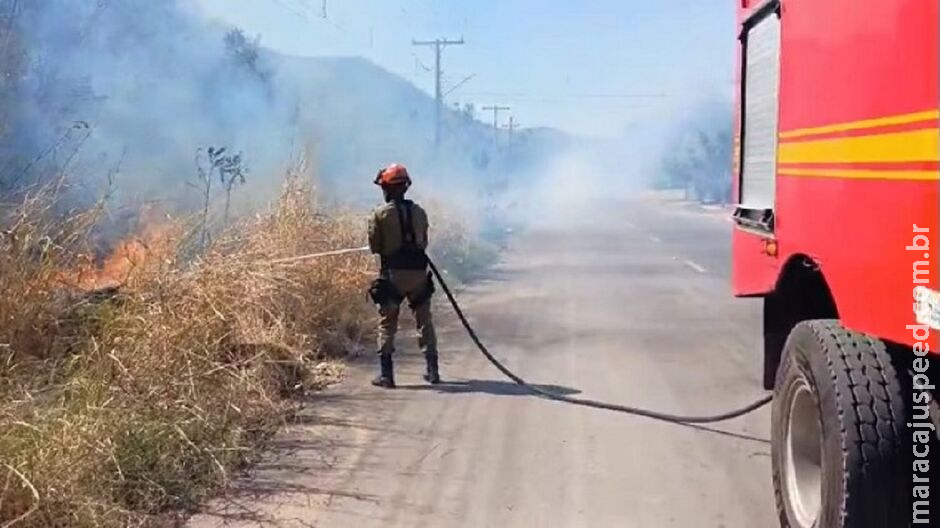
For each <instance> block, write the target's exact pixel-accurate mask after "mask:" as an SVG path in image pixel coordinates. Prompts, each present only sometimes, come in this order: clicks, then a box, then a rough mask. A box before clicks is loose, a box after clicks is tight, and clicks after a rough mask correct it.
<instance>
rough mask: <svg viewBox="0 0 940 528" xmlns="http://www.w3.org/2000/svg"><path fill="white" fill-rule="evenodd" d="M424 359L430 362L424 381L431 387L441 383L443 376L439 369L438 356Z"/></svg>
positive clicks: (430, 355)
mask: <svg viewBox="0 0 940 528" xmlns="http://www.w3.org/2000/svg"><path fill="white" fill-rule="evenodd" d="M424 358H425V359H426V360H427V362H428V371H427V373H426V374H425V375H424V381H426V382H428V383H430V384H431V385H437V384H438V383H440V382H441V374H440V372H438V369H437V354H428V355H426V356H424Z"/></svg>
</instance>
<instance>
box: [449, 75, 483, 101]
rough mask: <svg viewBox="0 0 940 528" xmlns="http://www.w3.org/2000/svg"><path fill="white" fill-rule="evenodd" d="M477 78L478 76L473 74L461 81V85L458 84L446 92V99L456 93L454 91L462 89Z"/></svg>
mask: <svg viewBox="0 0 940 528" xmlns="http://www.w3.org/2000/svg"><path fill="white" fill-rule="evenodd" d="M476 76H477V74H475V73H471V74H470V75H468V76H466V77H464V78H463V80H462V81H460V82H459V83H457V84H455V85H453V86H451V88H450V90H447V91H446V92H444V97H447V96H448V95H450V94H452V93H454V90H456V89H457V88H460V87H461V86H463V85H465V84H467V82H468V81H470V79H473V78H474V77H476Z"/></svg>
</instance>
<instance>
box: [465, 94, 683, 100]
mask: <svg viewBox="0 0 940 528" xmlns="http://www.w3.org/2000/svg"><path fill="white" fill-rule="evenodd" d="M467 95H470V96H475V97H506V98H516V99H539V100H546V101H549V100H563V99H665V98H668V97H671V96H669V95H667V94H664V93H649V94H643V93H567V94H564V93H562V94H537V93H530V92H472V93H468V94H467Z"/></svg>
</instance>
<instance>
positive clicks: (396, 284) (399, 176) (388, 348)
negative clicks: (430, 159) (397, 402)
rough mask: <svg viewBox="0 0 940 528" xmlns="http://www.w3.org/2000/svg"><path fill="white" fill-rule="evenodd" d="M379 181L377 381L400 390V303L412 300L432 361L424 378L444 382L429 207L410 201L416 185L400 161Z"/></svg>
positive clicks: (375, 227)
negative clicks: (434, 316) (396, 363)
mask: <svg viewBox="0 0 940 528" xmlns="http://www.w3.org/2000/svg"><path fill="white" fill-rule="evenodd" d="M375 184H376V185H379V186H380V187H381V188H382V193H383V194H384V197H385V203H384V204H383V205H381V206H379V207H377V208H376V209H375V210H373V212H372V215H371V217H370V218H369V248H370V249H371V251H372V253H374V254H376V255H378V256H379V258H380V261H381V271H380V273H379V278H378V279H376V280H375V281H373V283H372V286H371V288H370V290H369V293H370V296H371V297H372V300H373V301H374V302H375V304H376V305H378V308H379V332H378V353H379V365H380V373H379V376H378V377H377V378H376V379H375V380H373V382H372V384H373V385H376V386H378V387H385V388H388V389H392V388H395V374H394V369H393V362H392V354H393V353H394V352H395V334H396V332H397V331H398V315H399V313H400V308H401V303H402V302H403V301H407V302H408V306H409V307H410V308H411V311H412V313H413V314H414V317H415V322H416V323H417V327H418V334H419V335H418V345H419V346H420V348H421V352H422V353H423V354H424V358H425V360H426V362H427V372H426V373H425V375H424V379H425V380H426V381H428V382H429V383H431V384H438V383H440V374H439V373H438V367H437V337H436V335H435V333H434V323H433V321H432V320H431V296H432V295H433V293H434V282H433V281H432V280H431V274H430V273H429V272H428V258H427V255H426V254H425V250H426V249H427V247H428V216H427V213H426V212H425V211H424V209H422V208H421V206H419V205H418V204H416V203H414V202H412V201H411V200H407V199H405V192H407V191H408V188H409V187H410V186H411V177H410V176H409V175H408V170H407V169H406V168H405V167H404V166H402V165H398V164H393V165H389V166H388V167H386V168H384V169H382V170H380V171H379V173H378V175H377V176H376V178H375Z"/></svg>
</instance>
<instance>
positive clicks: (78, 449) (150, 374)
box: [0, 181, 372, 527]
mask: <svg viewBox="0 0 940 528" xmlns="http://www.w3.org/2000/svg"><path fill="white" fill-rule="evenodd" d="M48 199H49V197H48V196H38V197H34V198H31V199H28V200H26V201H25V202H24V203H23V205H22V207H19V208H18V209H17V210H16V211H13V212H12V213H11V214H10V215H8V217H7V218H6V219H5V221H4V223H3V225H7V226H10V228H9V229H8V230H7V231H5V232H4V233H3V234H2V235H0V237H2V238H0V291H2V292H3V295H2V296H0V520H2V521H5V522H9V521H16V520H18V522H17V526H76V527H82V526H128V525H131V526H133V525H138V526H139V525H148V524H152V523H154V522H155V519H156V517H154V516H155V515H156V514H159V513H160V512H164V511H166V510H168V509H185V508H189V507H192V506H194V505H196V504H198V502H199V501H200V500H202V499H203V498H204V497H205V496H206V495H207V494H208V493H210V492H211V491H212V490H213V489H215V488H217V487H218V486H220V485H222V484H223V483H224V482H225V481H226V480H227V479H228V478H229V477H230V474H231V471H232V470H233V469H235V468H238V467H239V466H241V465H243V464H244V463H246V462H247V461H249V460H250V459H251V457H252V456H253V452H254V450H255V448H256V447H257V446H258V443H259V440H261V439H263V438H264V437H265V435H267V434H268V433H269V432H270V431H271V430H272V428H273V427H275V426H276V425H277V424H278V423H279V421H280V420H281V417H282V416H283V411H285V410H286V409H287V408H288V406H289V403H288V402H289V400H287V399H285V398H284V396H285V395H287V394H290V393H291V392H293V391H298V390H302V389H304V388H305V387H307V386H309V385H311V384H315V383H317V381H318V380H317V379H316V377H315V376H313V375H312V374H310V372H311V371H310V369H308V368H307V367H308V365H309V364H310V360H311V359H316V358H322V357H325V356H328V355H331V354H335V353H337V352H341V351H342V350H343V349H344V348H346V347H347V345H348V344H349V343H350V342H352V341H357V340H358V339H360V337H361V335H362V333H363V331H364V328H365V326H364V322H365V321H367V318H371V308H370V307H369V306H367V305H366V304H365V301H364V296H363V293H362V292H363V285H364V283H365V282H367V280H368V278H369V276H370V275H371V273H372V271H371V270H372V264H371V262H370V259H369V257H366V256H362V255H346V256H338V257H330V258H329V259H327V260H317V261H309V262H303V263H297V264H293V265H288V266H283V265H281V266H274V265H270V264H268V261H270V260H272V259H277V258H279V257H289V256H293V255H297V254H303V253H310V252H317V251H322V250H329V249H334V248H341V247H354V246H358V245H361V243H362V238H363V236H362V222H361V221H360V218H359V217H353V216H345V215H338V216H337V215H324V214H321V213H320V212H318V211H317V210H316V209H315V208H314V207H313V206H312V205H311V204H312V200H311V193H310V192H309V189H307V188H306V187H305V186H303V185H301V184H299V183H298V182H296V181H291V182H289V183H288V184H287V185H286V187H285V190H284V193H283V195H282V196H281V199H280V201H279V202H278V203H277V204H276V206H275V207H274V208H273V209H272V210H271V211H270V212H268V213H266V214H261V215H258V216H255V217H253V218H251V219H250V220H246V221H244V222H242V223H240V224H238V225H235V226H232V227H231V228H230V229H228V230H227V231H226V232H225V233H224V234H222V235H220V236H219V237H218V238H217V239H216V240H214V241H213V242H212V243H211V245H210V246H209V247H207V248H201V249H200V250H199V251H194V250H193V244H192V243H191V241H192V240H194V239H195V238H198V237H192V236H189V235H190V234H191V230H189V229H187V223H186V222H184V221H169V220H168V221H166V223H163V224H161V225H160V226H159V228H158V229H157V228H154V229H152V230H150V231H145V232H144V233H143V234H142V235H141V236H140V237H139V238H137V239H133V240H128V241H126V242H124V243H122V244H120V245H119V246H118V247H117V249H118V252H117V253H116V254H115V255H114V256H112V257H111V259H110V260H106V261H105V263H104V265H100V264H99V265H97V266H89V264H88V259H87V258H84V257H82V255H83V254H87V253H88V248H87V247H86V246H87V243H88V236H89V233H90V230H91V227H92V225H93V224H94V220H95V214H94V211H92V212H89V213H81V214H75V215H71V216H70V217H69V218H68V219H66V220H64V221H63V220H52V218H53V217H54V216H55V217H59V218H61V217H60V216H59V215H52V214H50V211H49V209H48V207H49V206H48V203H49V200H48Z"/></svg>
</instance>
